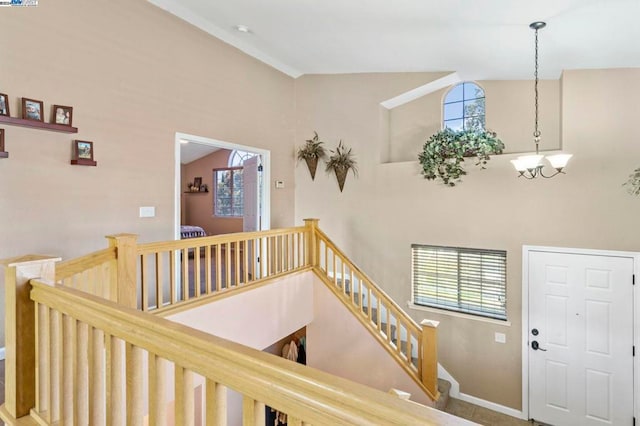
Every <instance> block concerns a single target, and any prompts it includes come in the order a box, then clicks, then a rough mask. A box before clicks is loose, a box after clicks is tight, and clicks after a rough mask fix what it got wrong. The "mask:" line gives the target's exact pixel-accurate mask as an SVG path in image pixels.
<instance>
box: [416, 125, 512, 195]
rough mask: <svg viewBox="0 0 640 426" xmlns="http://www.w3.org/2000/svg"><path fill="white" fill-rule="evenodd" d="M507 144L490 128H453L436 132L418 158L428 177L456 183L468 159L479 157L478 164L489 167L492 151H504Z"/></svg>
mask: <svg viewBox="0 0 640 426" xmlns="http://www.w3.org/2000/svg"><path fill="white" fill-rule="evenodd" d="M503 150H504V143H502V141H501V140H500V139H498V138H497V135H496V134H495V133H494V132H491V131H488V130H463V131H454V130H451V129H449V128H446V129H444V130H441V131H439V132H438V133H436V134H434V135H432V136H431V137H430V138H429V140H428V141H427V142H426V143H425V144H424V146H423V147H422V152H421V153H420V154H419V155H418V161H419V162H420V164H421V165H422V174H423V175H424V178H425V179H429V180H433V179H436V178H439V179H441V180H442V182H443V183H444V184H445V185H448V186H455V184H456V181H460V178H461V177H462V176H463V175H466V174H467V172H466V171H465V170H464V159H465V158H468V157H476V160H477V161H476V165H477V166H478V165H479V166H481V168H483V169H484V168H485V165H486V164H487V161H489V159H490V155H491V154H502V151H503Z"/></svg>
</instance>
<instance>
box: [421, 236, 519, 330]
mask: <svg viewBox="0 0 640 426" xmlns="http://www.w3.org/2000/svg"><path fill="white" fill-rule="evenodd" d="M411 252H412V274H413V276H412V292H411V295H412V301H413V303H414V304H415V305H421V306H429V307H434V308H441V309H447V310H452V311H457V312H463V313H467V314H473V315H479V316H484V317H490V318H496V319H500V320H505V321H506V319H507V303H506V298H507V252H506V251H502V250H484V249H470V248H456V247H440V246H428V245H419V244H413V245H412V246H411Z"/></svg>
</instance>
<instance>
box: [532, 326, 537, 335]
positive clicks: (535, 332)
mask: <svg viewBox="0 0 640 426" xmlns="http://www.w3.org/2000/svg"><path fill="white" fill-rule="evenodd" d="M531 334H533V335H534V336H537V335H538V329H537V328H534V329H533V330H531Z"/></svg>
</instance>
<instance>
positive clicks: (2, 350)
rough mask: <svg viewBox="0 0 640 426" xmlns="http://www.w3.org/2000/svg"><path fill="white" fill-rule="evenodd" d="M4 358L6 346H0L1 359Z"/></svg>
mask: <svg viewBox="0 0 640 426" xmlns="http://www.w3.org/2000/svg"><path fill="white" fill-rule="evenodd" d="M3 360H4V348H0V361H3Z"/></svg>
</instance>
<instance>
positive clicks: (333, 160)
mask: <svg viewBox="0 0 640 426" xmlns="http://www.w3.org/2000/svg"><path fill="white" fill-rule="evenodd" d="M330 152H331V156H329V161H327V168H326V171H327V173H330V172H334V173H335V175H336V178H337V179H338V186H340V192H342V189H343V188H344V182H345V180H346V179H347V173H348V172H349V170H351V172H352V173H353V175H354V176H357V175H358V168H357V166H356V159H355V156H354V155H353V153H352V152H351V148H349V149H347V148H345V146H344V145H343V144H342V140H341V141H340V142H339V143H338V147H337V148H336V149H335V151H334V150H331V151H330Z"/></svg>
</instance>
